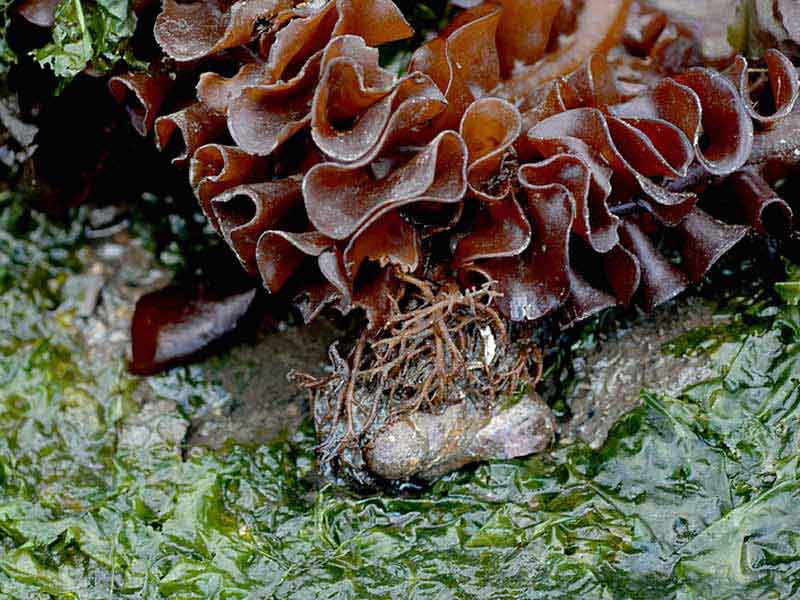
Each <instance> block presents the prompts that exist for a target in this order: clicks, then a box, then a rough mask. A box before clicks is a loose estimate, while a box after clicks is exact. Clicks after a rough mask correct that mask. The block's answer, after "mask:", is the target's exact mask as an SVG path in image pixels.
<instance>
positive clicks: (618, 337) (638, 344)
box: [561, 298, 716, 448]
mask: <svg viewBox="0 0 800 600" xmlns="http://www.w3.org/2000/svg"><path fill="white" fill-rule="evenodd" d="M715 322H716V321H715V318H714V312H713V310H712V309H711V308H710V307H709V306H708V305H707V304H706V303H704V302H703V301H702V300H700V299H697V298H689V299H685V300H683V299H682V300H677V301H675V302H672V303H670V304H668V305H666V306H663V307H661V308H659V309H657V310H655V311H654V312H653V313H652V314H650V315H648V316H647V317H646V318H645V317H643V318H640V319H639V320H638V322H636V323H635V324H633V325H631V326H629V327H623V328H620V329H619V330H617V331H615V332H614V334H613V335H612V336H611V337H609V338H608V339H606V340H604V341H602V342H601V343H600V344H598V346H597V348H595V349H594V350H593V351H591V352H589V353H588V354H586V355H584V356H581V357H579V358H578V359H577V360H576V363H575V370H576V385H575V387H574V388H573V390H572V392H571V394H570V395H569V397H568V399H567V403H568V404H569V406H570V409H571V410H572V413H573V418H572V420H571V421H569V423H567V424H566V425H565V426H564V427H563V428H562V432H561V434H562V438H563V439H564V441H565V442H568V441H570V440H572V439H575V438H578V439H581V440H583V441H585V442H587V443H588V444H590V445H591V446H592V447H593V448H600V447H601V446H602V445H603V442H605V440H606V437H607V436H608V432H609V430H610V429H611V427H612V426H613V425H614V423H616V421H617V419H619V418H620V417H621V416H622V415H624V414H625V413H626V412H628V411H629V410H631V409H633V408H635V407H636V406H638V405H639V403H640V402H641V399H640V394H641V390H642V389H650V390H654V391H658V392H662V393H666V394H676V393H678V392H679V391H680V390H682V389H683V388H685V387H686V386H689V385H692V384H694V383H697V382H699V381H702V380H704V379H707V378H708V377H711V376H712V375H713V374H714V372H713V371H712V370H711V367H710V364H709V359H708V358H707V357H706V356H703V355H691V356H673V355H670V354H665V353H664V352H662V346H663V345H664V344H665V343H667V342H670V341H672V340H674V339H675V338H676V337H678V336H679V335H681V334H683V333H686V332H687V331H689V330H691V329H695V328H697V327H703V326H708V325H711V324H712V323H715Z"/></svg>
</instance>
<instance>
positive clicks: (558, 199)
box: [110, 0, 800, 332]
mask: <svg viewBox="0 0 800 600" xmlns="http://www.w3.org/2000/svg"><path fill="white" fill-rule="evenodd" d="M461 4H462V5H464V6H465V8H466V10H463V11H461V12H460V13H458V14H457V15H456V16H455V18H454V19H453V21H452V22H451V23H450V24H449V25H447V26H446V27H445V28H444V29H443V30H442V31H441V32H439V34H438V35H437V36H436V37H434V38H432V39H429V40H428V41H427V42H425V43H424V44H422V46H420V47H419V48H418V49H417V50H416V51H415V52H414V54H413V56H412V57H411V59H410V63H409V65H408V68H407V70H406V71H405V73H404V74H403V75H402V76H398V75H396V74H395V73H393V72H392V71H390V70H388V69H386V68H384V67H382V66H381V63H380V60H379V59H380V55H379V52H378V49H377V46H378V45H380V44H382V43H385V42H390V41H394V40H398V39H402V38H405V37H408V36H409V35H411V34H412V32H411V29H410V27H409V25H408V23H407V22H406V20H405V19H404V18H403V16H402V14H401V13H400V11H399V10H398V9H397V7H396V6H395V5H394V3H392V2H391V1H389V0H379V1H377V2H375V1H373V2H369V1H367V0H331V1H327V2H313V3H295V2H289V1H288V0H273V1H267V0H259V1H258V2H255V3H245V2H244V1H243V0H242V1H240V2H235V3H229V4H224V3H220V2H219V1H211V0H204V1H203V2H200V3H193V4H177V3H175V2H172V0H167V1H166V3H165V4H164V8H163V11H162V13H161V15H160V16H159V18H158V21H157V23H156V36H157V39H158V40H159V43H161V44H162V46H163V47H164V49H165V51H166V52H167V54H168V55H169V56H170V57H172V58H173V59H175V60H177V61H182V62H189V63H191V64H187V65H185V66H184V67H183V68H184V69H185V71H184V72H183V73H184V75H182V77H188V76H187V75H185V73H193V72H195V71H198V70H199V71H203V72H198V73H196V79H191V77H189V79H191V82H192V83H193V82H196V83H197V89H196V92H197V93H196V99H195V101H194V103H189V104H187V103H186V102H185V98H183V97H182V98H181V102H182V103H173V104H172V105H173V106H175V104H177V105H178V106H185V107H186V108H183V109H182V110H179V111H177V112H173V113H171V114H168V115H164V116H160V117H159V118H158V120H157V121H156V113H157V112H158V111H159V110H160V107H161V106H162V104H163V103H164V101H165V98H166V94H167V89H168V87H169V82H167V81H165V80H163V79H158V78H157V76H147V75H141V74H129V75H121V76H118V77H115V78H113V79H112V81H111V83H110V87H111V91H112V93H113V94H114V95H115V97H117V99H118V100H119V101H121V102H124V103H127V105H128V106H129V112H130V115H131V119H132V121H133V123H134V126H135V127H136V128H137V130H138V131H139V132H140V133H142V134H146V133H147V132H148V131H149V130H150V129H152V128H153V124H154V123H155V133H156V141H157V144H158V145H159V147H160V148H162V149H166V148H170V149H171V152H170V153H171V154H172V157H173V160H174V162H176V164H179V163H182V162H189V176H190V182H191V184H192V188H193V189H194V191H195V194H196V196H197V198H198V200H199V202H200V205H201V206H202V208H203V211H204V212H205V214H206V215H207V216H208V218H209V220H210V222H211V223H212V225H213V226H214V227H215V228H216V229H217V231H218V232H219V233H220V234H221V236H222V237H223V239H224V240H225V241H226V242H227V244H228V245H229V246H230V247H231V249H232V251H233V252H234V253H235V255H236V256H237V258H238V259H239V262H240V263H241V264H242V266H243V268H244V269H245V271H246V272H247V273H248V274H249V275H251V276H252V277H254V278H258V279H260V280H261V283H262V284H263V286H264V287H265V288H266V289H267V290H268V291H269V292H270V293H272V294H281V296H282V297H286V298H289V299H294V301H295V302H296V303H297V305H298V307H299V308H300V311H301V314H302V316H303V318H305V319H312V318H314V317H315V316H316V315H317V314H319V312H320V311H322V310H323V309H324V308H325V307H334V308H336V309H338V310H339V311H341V312H347V311H350V310H352V309H353V308H361V309H363V310H364V311H365V314H366V317H367V320H368V322H369V327H370V328H371V331H373V332H374V331H377V330H379V329H380V328H381V327H383V326H384V325H386V323H387V319H388V318H389V317H388V315H390V314H391V311H392V310H393V309H394V308H396V303H397V302H399V301H400V300H399V299H400V298H401V297H402V296H403V294H404V290H405V289H406V287H407V285H408V284H409V281H410V279H409V278H411V277H414V278H420V280H422V279H427V280H432V281H435V282H437V284H442V285H444V284H447V285H455V283H453V282H456V281H458V282H461V284H462V285H464V286H468V285H472V284H474V283H475V282H476V280H480V279H486V280H491V281H492V282H494V284H493V285H494V286H495V288H494V289H496V291H497V293H498V296H497V298H496V300H493V302H496V303H497V306H498V307H499V309H500V311H501V313H502V314H503V315H504V316H505V317H507V318H509V319H511V320H524V321H536V320H539V319H542V318H543V317H545V316H548V315H553V316H555V317H556V319H557V321H558V322H560V323H561V324H562V325H564V326H568V325H570V324H572V323H574V322H575V321H578V320H580V319H584V318H586V317H588V316H589V315H592V314H594V313H596V312H597V311H599V310H603V309H604V308H607V307H610V306H614V305H629V304H631V303H636V304H638V305H641V306H642V307H644V308H645V309H651V308H653V307H654V306H657V305H658V304H660V303H662V302H666V301H667V300H669V299H671V298H674V297H675V296H676V295H677V294H679V293H681V292H682V291H683V290H684V289H686V287H687V286H689V285H690V284H692V283H695V282H698V281H700V280H701V279H702V278H703V277H704V276H705V275H706V273H707V272H708V270H709V269H710V268H711V267H712V266H713V264H714V263H715V262H717V261H718V260H719V259H720V258H721V257H722V256H723V255H724V254H725V253H726V252H727V251H728V250H729V249H730V248H731V247H732V246H734V245H735V244H736V243H738V242H739V241H740V240H741V239H742V238H743V237H744V236H745V235H746V234H747V233H748V232H750V231H754V232H757V233H759V234H764V235H786V234H787V233H788V231H789V230H790V229H791V228H792V227H793V218H794V215H793V212H792V209H791V207H790V205H789V204H788V203H787V202H786V201H785V200H782V199H781V198H780V197H779V196H778V195H777V194H776V193H775V191H774V190H773V189H772V187H771V184H773V183H774V182H775V180H776V179H778V178H779V177H783V176H785V175H786V173H787V171H786V169H787V168H788V167H787V165H796V163H797V162H798V157H800V150H798V149H800V134H798V133H797V131H796V130H797V129H799V128H798V127H797V125H798V117H797V112H796V111H795V106H796V103H797V99H798V95H799V94H800V83H799V82H798V78H797V71H796V69H795V68H794V66H793V65H792V63H791V61H790V60H789V59H788V58H787V57H785V56H784V55H783V54H781V53H779V52H777V51H774V50H771V51H769V52H768V53H767V55H766V56H765V59H764V64H765V66H766V68H765V69H760V70H756V71H754V70H753V69H751V68H750V67H748V63H747V61H745V59H744V58H741V57H736V58H729V59H727V60H728V62H721V61H722V59H723V58H724V56H723V55H722V54H720V55H719V57H720V62H719V63H716V62H715V63H714V64H715V66H719V67H724V66H727V67H728V68H727V69H726V70H724V71H720V70H717V69H716V68H713V67H711V66H708V62H703V61H704V59H703V57H704V56H710V54H709V53H708V48H706V47H705V46H703V41H702V40H700V39H699V38H698V35H697V34H696V31H695V30H696V29H697V28H695V27H692V26H691V23H689V22H688V21H687V20H686V19H684V18H683V17H681V18H677V17H674V15H673V14H672V12H670V11H669V10H667V9H663V8H661V7H660V4H659V3H656V4H655V5H653V6H643V5H642V4H640V3H638V2H632V1H630V0H613V1H606V0H602V1H601V0H585V1H584V2H575V3H564V2H561V1H560V0H534V1H529V0H525V1H523V0H490V1H487V2H469V3H466V4H465V3H461ZM467 5H468V6H467ZM700 25H702V27H705V26H706V24H700ZM702 27H701V28H702ZM223 51H230V52H223ZM212 55H219V56H217V57H216V58H215V59H214V60H213V61H212V60H203V61H199V60H198V59H201V58H203V59H205V58H208V57H211V56H212ZM201 65H202V66H201ZM237 68H238V71H237ZM754 122H755V126H754ZM795 152H796V154H795ZM189 159H190V160H189ZM776 162H777V163H779V166H780V169H778V170H777V171H776V173H777V172H778V171H780V173H779V174H778V175H776V174H774V173H773V172H772V171H773V170H775V169H772V167H773V166H774V163H776ZM767 165H770V169H772V170H770V171H769V173H767V171H768V169H766V166H767ZM781 174H782V175H781ZM707 191H708V193H706V192H707ZM393 307H394V308H393Z"/></svg>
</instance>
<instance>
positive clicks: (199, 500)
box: [0, 196, 800, 600]
mask: <svg viewBox="0 0 800 600" xmlns="http://www.w3.org/2000/svg"><path fill="white" fill-rule="evenodd" d="M19 207H20V204H19V203H15V202H14V201H12V199H11V197H10V196H4V197H2V198H0V215H1V216H0V598H3V599H25V600H28V599H40V598H41V599H44V598H59V599H62V598H63V599H100V598H102V599H108V598H120V599H134V598H136V599H161V598H170V599H182V600H185V599H193V598H198V599H199V598H217V599H223V598H224V599H233V598H298V599H302V598H376V599H378V598H380V599H384V598H403V599H408V598H459V599H461V598H464V599H466V598H497V599H500V598H509V599H511V598H515V599H516V598H570V599H571V598H647V599H650V598H681V599H686V598H704V599H705V598H742V597H769V598H790V597H795V596H796V595H797V591H798V590H797V588H798V585H800V578H799V577H798V575H797V573H798V569H799V568H800V533H798V532H800V512H798V511H797V510H796V506H797V502H798V497H799V496H800V472H799V471H798V469H799V468H800V419H798V417H799V416H800V414H799V413H800V391H799V390H800V362H799V361H800V309H798V308H797V307H795V306H791V305H780V304H775V303H774V302H773V303H772V304H770V306H765V305H764V303H763V302H762V303H760V304H759V303H755V304H754V306H757V307H756V308H752V310H751V311H750V313H747V310H748V309H744V308H743V309H741V314H742V315H745V316H742V318H740V319H738V320H737V321H736V327H735V328H734V331H733V332H732V331H728V330H726V329H725V328H723V327H719V328H712V329H711V330H707V331H702V332H699V333H694V334H691V335H689V336H688V337H687V338H686V339H684V340H683V341H682V342H678V343H675V344H673V345H672V346H671V347H670V349H669V350H670V351H671V352H673V353H679V352H697V351H703V352H706V353H707V354H708V355H709V356H710V359H711V360H712V361H713V365H714V370H715V372H716V376H715V377H713V378H711V379H710V380H708V381H705V382H703V383H701V384H698V385H695V386H693V387H692V388H690V389H687V390H686V391H685V393H683V394H681V395H680V397H667V396H663V395H659V394H657V393H653V392H647V391H645V392H643V404H642V406H641V407H640V408H638V409H636V410H634V411H632V412H631V413H629V414H627V415H626V416H625V417H624V418H622V419H621V420H620V421H619V422H618V423H617V424H616V426H615V427H614V429H613V430H612V432H611V435H610V437H609V439H608V441H607V443H606V444H605V446H604V447H603V448H602V449H601V450H600V451H593V450H591V449H590V448H589V447H587V446H585V445H583V444H579V443H576V444H572V445H565V446H560V447H557V448H555V449H554V450H553V451H552V452H550V453H549V454H546V455H542V456H535V457H531V458H528V459H524V460H514V461H503V462H496V463H492V464H485V465H480V466H477V467H473V468H469V469H464V470H462V471H459V472H457V473H453V474H451V475H449V476H447V477H444V478H442V479H440V480H438V481H437V482H436V483H434V484H433V485H432V486H431V487H430V488H429V489H427V490H425V491H424V492H421V493H418V494H416V495H411V496H397V495H389V494H377V495H372V496H366V497H364V496H358V495H356V494H354V493H352V492H351V491H349V490H347V489H345V488H342V487H338V486H335V485H320V483H319V481H318V479H317V476H316V465H315V462H314V451H313V446H314V443H315V438H314V435H313V430H312V428H311V425H310V423H306V424H305V425H303V426H302V427H301V428H300V430H299V431H296V432H291V433H287V434H286V435H285V436H283V437H282V438H280V439H278V440H276V441H274V442H273V443H271V444H268V445H263V446H258V447H245V446H235V445H231V446H229V447H227V448H225V449H224V450H221V451H218V452H211V451H203V452H197V451H194V452H190V453H188V456H186V457H184V456H182V452H181V448H180V447H179V445H175V444H174V443H172V442H169V441H163V442H161V443H154V444H143V445H131V444H125V443H122V440H121V435H120V431H121V429H122V428H123V424H124V423H125V422H126V420H127V419H130V418H131V417H133V416H135V415H136V414H138V413H139V411H140V410H141V405H140V400H139V397H140V395H139V394H138V392H137V390H139V389H140V387H141V386H142V385H146V386H148V389H149V390H150V392H149V393H150V394H151V395H152V396H154V398H151V399H150V400H149V401H150V402H153V401H154V400H157V399H159V398H161V399H168V400H171V401H173V402H175V405H174V406H175V408H174V409H172V413H170V414H169V415H167V417H168V418H170V419H173V420H175V421H178V422H182V421H185V420H186V419H187V417H188V416H190V414H191V413H192V411H195V410H200V408H201V406H202V404H203V403H204V402H207V401H210V397H211V396H213V395H214V386H215V383H214V381H212V380H211V379H209V376H208V375H207V373H206V371H204V370H203V368H202V367H192V368H191V369H188V368H185V369H176V370H173V371H172V372H170V373H167V374H165V375H162V376H159V377H157V378H154V379H152V380H147V381H143V380H139V379H137V378H134V377H132V376H130V375H128V374H127V373H126V372H125V369H124V365H123V363H122V360H119V361H115V362H111V363H108V362H98V361H92V360H90V359H89V358H88V356H87V355H86V352H85V349H84V348H83V344H82V341H81V336H80V318H79V317H77V316H76V315H75V312H74V310H73V308H72V306H71V304H70V301H69V298H68V294H67V293H66V286H65V282H66V281H68V280H69V278H70V276H71V275H74V274H76V273H79V272H80V270H81V260H80V253H81V250H80V248H81V245H82V244H83V243H84V242H85V240H84V236H83V233H82V229H81V222H82V218H81V214H75V215H73V217H74V218H73V219H72V220H71V221H70V222H71V223H72V225H71V226H70V227H69V229H66V230H65V229H62V228H60V227H58V226H56V225H54V224H52V223H49V222H47V221H46V220H45V219H43V218H41V217H39V216H37V215H35V214H31V213H29V212H26V211H23V210H21V209H20V208H19ZM746 313H747V314H749V315H750V316H746ZM708 339H711V340H712V341H711V342H710V343H707V342H706V341H705V340H708Z"/></svg>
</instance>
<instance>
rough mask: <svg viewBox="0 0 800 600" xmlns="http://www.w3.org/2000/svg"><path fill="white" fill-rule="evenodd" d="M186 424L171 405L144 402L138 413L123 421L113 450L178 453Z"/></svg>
mask: <svg viewBox="0 0 800 600" xmlns="http://www.w3.org/2000/svg"><path fill="white" fill-rule="evenodd" d="M188 427H189V423H188V421H187V420H186V419H184V418H183V417H182V416H181V415H180V414H179V413H178V411H177V407H176V406H175V403H174V402H170V401H168V400H158V401H151V402H147V403H145V404H144V405H143V406H142V409H141V411H140V412H138V413H136V414H133V415H130V416H129V417H128V418H126V419H125V421H123V423H122V426H121V428H120V431H119V435H118V437H117V446H118V447H119V448H125V449H128V450H136V449H139V448H152V447H155V446H168V447H172V448H174V449H175V451H176V452H179V451H180V446H181V443H182V442H183V438H184V437H185V436H186V430H187V428H188Z"/></svg>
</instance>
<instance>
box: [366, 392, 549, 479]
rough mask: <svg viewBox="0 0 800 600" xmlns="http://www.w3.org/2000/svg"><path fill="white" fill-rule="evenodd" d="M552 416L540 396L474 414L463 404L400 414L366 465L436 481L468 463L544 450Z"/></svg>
mask: <svg viewBox="0 0 800 600" xmlns="http://www.w3.org/2000/svg"><path fill="white" fill-rule="evenodd" d="M554 432H555V420H554V419H553V415H552V412H551V411H550V408H549V407H548V406H547V404H545V403H544V401H543V400H542V399H541V398H540V397H539V395H538V394H536V393H535V392H534V393H531V394H527V395H525V396H523V397H522V398H521V399H519V400H518V401H517V402H514V403H512V404H508V403H506V404H501V405H498V406H497V407H495V409H494V410H493V411H492V413H491V414H476V413H475V412H474V411H472V410H471V409H470V407H469V406H468V404H467V403H466V402H461V403H459V404H454V405H452V406H449V407H448V408H447V409H446V410H445V411H444V412H443V413H441V414H436V415H434V414H430V413H424V412H418V413H413V414H410V415H406V416H403V417H401V418H399V419H398V420H396V421H394V422H393V423H391V424H390V425H388V426H387V427H386V428H384V429H383V430H382V431H381V432H380V433H379V434H378V435H376V436H375V438H374V439H373V441H372V443H371V445H370V446H369V447H368V448H367V451H366V461H367V465H368V466H369V469H370V470H371V471H372V472H373V473H375V474H376V475H378V476H379V477H382V478H383V479H409V478H412V477H417V478H420V479H434V478H436V477H439V476H440V475H444V474H445V473H449V472H450V471H455V470H456V469H459V468H461V467H463V466H464V465H467V464H469V463H472V462H480V461H485V460H502V459H509V458H517V457H520V456H526V455H528V454H534V453H536V452H541V451H543V450H545V449H546V448H547V447H548V446H549V445H550V443H551V442H552V440H553V434H554Z"/></svg>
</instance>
